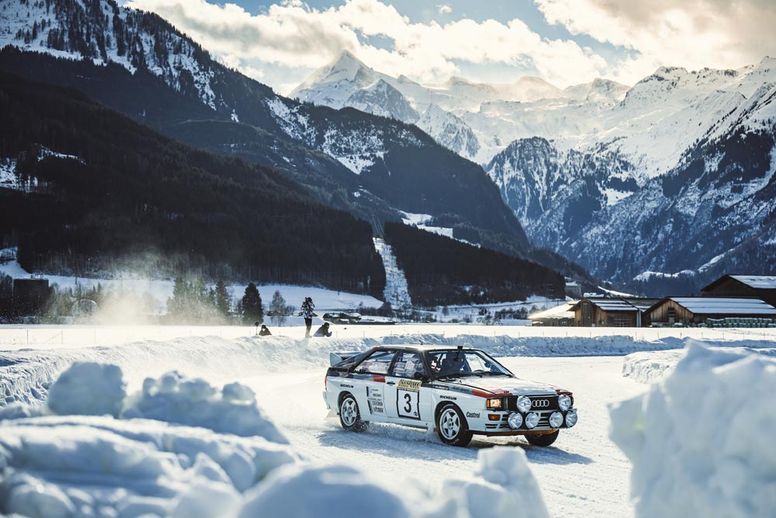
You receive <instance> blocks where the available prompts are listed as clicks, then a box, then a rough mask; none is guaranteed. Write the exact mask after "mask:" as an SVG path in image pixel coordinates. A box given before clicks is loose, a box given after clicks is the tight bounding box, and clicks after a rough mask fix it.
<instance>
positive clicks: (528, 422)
mask: <svg viewBox="0 0 776 518" xmlns="http://www.w3.org/2000/svg"><path fill="white" fill-rule="evenodd" d="M537 424H539V414H537V413H536V412H531V413H530V414H528V415H527V416H525V427H526V428H528V429H529V430H530V429H531V428H536V425H537Z"/></svg>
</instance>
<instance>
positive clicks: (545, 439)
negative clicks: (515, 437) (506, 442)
mask: <svg viewBox="0 0 776 518" xmlns="http://www.w3.org/2000/svg"><path fill="white" fill-rule="evenodd" d="M558 435H560V431H558V430H555V431H554V432H552V433H545V434H541V435H534V434H530V435H526V436H525V438H526V439H527V440H528V444H533V445H534V446H549V445H551V444H552V443H554V442H555V439H557V438H558Z"/></svg>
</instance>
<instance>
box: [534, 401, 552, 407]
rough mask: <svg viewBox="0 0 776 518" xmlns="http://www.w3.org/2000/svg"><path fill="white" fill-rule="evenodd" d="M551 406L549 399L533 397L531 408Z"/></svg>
mask: <svg viewBox="0 0 776 518" xmlns="http://www.w3.org/2000/svg"><path fill="white" fill-rule="evenodd" d="M549 406H550V400H549V399H532V400H531V408H548V407H549Z"/></svg>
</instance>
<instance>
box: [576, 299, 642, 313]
mask: <svg viewBox="0 0 776 518" xmlns="http://www.w3.org/2000/svg"><path fill="white" fill-rule="evenodd" d="M583 300H587V301H589V302H590V303H591V304H594V305H595V306H598V308H599V309H601V310H603V311H606V312H609V313H635V312H637V311H639V308H638V307H636V306H635V305H634V304H633V303H632V302H629V300H636V299H628V300H625V299H615V298H603V297H602V298H585V299H582V300H580V301H579V302H577V303H576V304H574V305H573V306H572V307H571V309H572V310H574V309H576V308H577V306H579V304H580V303H581V302H582V301H583ZM647 307H649V305H647Z"/></svg>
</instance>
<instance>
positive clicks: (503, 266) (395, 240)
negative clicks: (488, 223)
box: [385, 223, 565, 306]
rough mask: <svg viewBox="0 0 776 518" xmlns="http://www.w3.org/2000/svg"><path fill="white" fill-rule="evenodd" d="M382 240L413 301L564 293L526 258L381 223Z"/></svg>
mask: <svg viewBox="0 0 776 518" xmlns="http://www.w3.org/2000/svg"><path fill="white" fill-rule="evenodd" d="M385 239H386V241H387V242H388V243H389V244H390V245H391V247H392V248H393V251H394V253H395V254H396V258H397V260H398V263H399V267H400V268H401V269H402V270H404V274H405V275H406V277H407V281H408V284H409V289H410V296H411V297H412V300H413V302H414V303H415V304H420V305H425V306H433V305H440V304H467V303H486V302H501V301H513V300H524V299H525V298H526V297H528V296H530V295H544V296H547V297H563V295H564V289H565V283H564V280H563V276H561V275H560V274H558V273H557V272H555V271H553V270H550V269H549V268H545V267H544V266H540V265H538V264H536V263H533V262H531V261H526V260H523V259H517V258H515V257H511V256H508V255H505V254H502V253H500V252H495V251H493V250H488V249H486V248H478V247H476V246H472V245H468V244H466V243H461V242H460V241H457V240H455V239H450V238H447V237H444V236H439V235H436V234H431V233H429V232H425V231H423V230H419V229H417V228H414V227H409V226H407V225H402V224H398V223H386V225H385Z"/></svg>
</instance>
